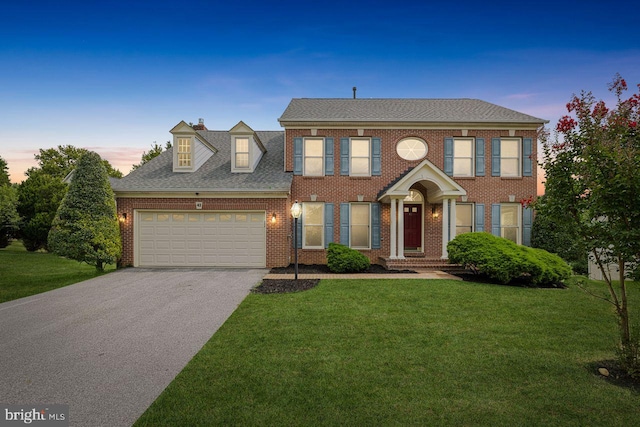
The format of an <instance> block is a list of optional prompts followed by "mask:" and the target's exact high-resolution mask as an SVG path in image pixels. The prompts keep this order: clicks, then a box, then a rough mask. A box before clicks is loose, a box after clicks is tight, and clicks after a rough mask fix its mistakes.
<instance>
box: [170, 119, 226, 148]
mask: <svg viewBox="0 0 640 427" xmlns="http://www.w3.org/2000/svg"><path fill="white" fill-rule="evenodd" d="M169 132H170V133H171V134H172V135H174V136H176V135H190V136H195V138H196V139H197V140H198V141H200V142H201V143H203V144H204V145H205V146H207V147H208V148H209V149H211V151H213V153H214V154H215V153H217V152H218V149H217V148H216V147H214V146H213V145H212V144H211V142H209V141H207V140H206V139H205V138H203V137H202V135H200V134H199V133H198V131H196V130H195V129H194V128H193V127H192V126H190V125H189V124H188V123H187V122H185V121H184V120H181V121H180V123H178V124H177V125H175V126H174V127H173V129H171V130H170V131H169Z"/></svg>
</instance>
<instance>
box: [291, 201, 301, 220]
mask: <svg viewBox="0 0 640 427" xmlns="http://www.w3.org/2000/svg"><path fill="white" fill-rule="evenodd" d="M301 215H302V205H301V204H300V203H298V201H297V200H296V201H295V203H294V204H293V206H291V216H292V217H293V218H295V219H298V218H300V216H301Z"/></svg>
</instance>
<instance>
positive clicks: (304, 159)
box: [302, 137, 325, 176]
mask: <svg viewBox="0 0 640 427" xmlns="http://www.w3.org/2000/svg"><path fill="white" fill-rule="evenodd" d="M311 140H318V141H322V144H321V147H322V154H321V155H320V156H307V141H311ZM307 158H312V159H317V158H320V162H321V167H320V173H319V174H309V173H307V170H306V169H307V168H306V166H307ZM324 167H325V165H324V138H321V137H309V138H304V139H303V140H302V175H304V176H324Z"/></svg>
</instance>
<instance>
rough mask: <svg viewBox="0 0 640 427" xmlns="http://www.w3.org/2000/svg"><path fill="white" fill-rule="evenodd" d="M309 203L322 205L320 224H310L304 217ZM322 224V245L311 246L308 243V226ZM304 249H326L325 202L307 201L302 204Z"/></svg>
mask: <svg viewBox="0 0 640 427" xmlns="http://www.w3.org/2000/svg"><path fill="white" fill-rule="evenodd" d="M308 205H322V206H321V208H320V212H321V213H322V220H321V221H320V224H309V223H308V221H307V220H306V218H305V217H304V209H305V206H308ZM318 225H319V226H320V227H321V228H322V232H321V233H320V238H321V241H320V246H310V245H307V233H306V232H305V231H306V227H307V226H314V227H317V226H318ZM302 249H324V202H307V203H303V204H302Z"/></svg>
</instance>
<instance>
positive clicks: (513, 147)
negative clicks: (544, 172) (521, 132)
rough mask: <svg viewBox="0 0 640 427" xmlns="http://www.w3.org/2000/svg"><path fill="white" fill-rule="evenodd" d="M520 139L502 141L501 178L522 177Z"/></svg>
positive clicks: (502, 139)
mask: <svg viewBox="0 0 640 427" xmlns="http://www.w3.org/2000/svg"><path fill="white" fill-rule="evenodd" d="M521 145H522V142H521V140H520V139H519V138H501V139H500V176H504V177H518V176H521V172H520V165H521V164H522V157H521V149H520V147H521Z"/></svg>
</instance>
